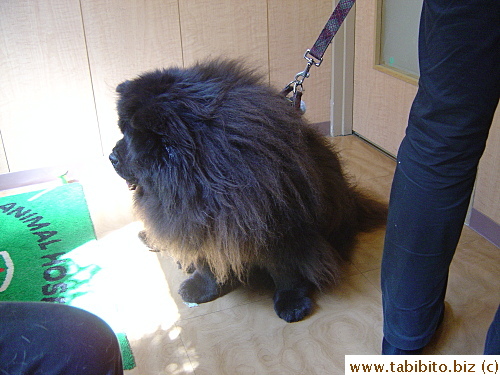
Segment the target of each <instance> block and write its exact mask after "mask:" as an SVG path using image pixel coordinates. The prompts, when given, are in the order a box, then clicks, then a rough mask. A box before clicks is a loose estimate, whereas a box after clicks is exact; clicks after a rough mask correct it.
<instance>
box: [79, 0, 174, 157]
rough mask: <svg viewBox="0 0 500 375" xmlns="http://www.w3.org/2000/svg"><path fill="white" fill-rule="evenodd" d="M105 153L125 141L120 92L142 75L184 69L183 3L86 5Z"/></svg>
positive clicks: (98, 1)
mask: <svg viewBox="0 0 500 375" xmlns="http://www.w3.org/2000/svg"><path fill="white" fill-rule="evenodd" d="M81 3H82V14H83V20H84V26H85V36H86V40H87V48H88V54H89V62H90V71H91V73H92V84H93V87H94V94H95V100H96V108H97V114H98V120H99V126H100V132H101V138H102V144H103V149H104V153H105V154H108V153H109V152H110V151H111V148H112V147H113V146H114V144H115V142H116V141H117V140H118V139H119V138H121V134H120V132H119V129H118V125H117V115H116V106H115V101H116V93H115V88H116V86H117V85H118V84H119V83H121V82H122V81H124V80H127V79H131V78H134V77H135V76H137V75H138V74H140V73H142V72H144V71H147V70H151V69H157V68H164V67H168V66H171V65H177V66H182V65H183V61H182V49H181V37H180V28H179V17H178V5H177V0H165V1H148V0H82V1H81Z"/></svg>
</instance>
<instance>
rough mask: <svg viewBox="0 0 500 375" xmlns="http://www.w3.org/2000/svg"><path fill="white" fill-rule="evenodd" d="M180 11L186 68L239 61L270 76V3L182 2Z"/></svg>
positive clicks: (228, 0)
mask: <svg viewBox="0 0 500 375" xmlns="http://www.w3.org/2000/svg"><path fill="white" fill-rule="evenodd" d="M179 11H180V22H181V30H182V50H183V55H184V64H185V66H190V65H192V64H194V63H196V62H198V61H203V60H206V59H207V58H218V57H224V58H230V59H235V58H239V59H244V60H245V61H247V62H248V64H250V65H253V66H255V67H256V68H257V69H258V70H259V71H260V72H262V73H263V74H268V45H267V33H268V30H267V2H266V0H248V1H234V0H221V1H214V0H182V1H179Z"/></svg>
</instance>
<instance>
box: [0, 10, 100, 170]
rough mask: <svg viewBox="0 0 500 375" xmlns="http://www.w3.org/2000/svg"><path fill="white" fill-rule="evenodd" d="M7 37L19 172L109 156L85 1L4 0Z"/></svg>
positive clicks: (10, 134) (13, 160)
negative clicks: (92, 75) (98, 111)
mask: <svg viewBox="0 0 500 375" xmlns="http://www.w3.org/2000/svg"><path fill="white" fill-rule="evenodd" d="M0 34H1V35H2V38H0V54H1V55H0V56H1V57H0V64H1V75H2V84H1V85H0V132H1V134H2V138H3V142H4V147H5V151H6V154H7V158H8V163H9V165H10V168H11V170H21V169H29V168H36V167H40V166H43V165H47V164H57V163H62V162H67V161H70V160H72V159H79V158H82V157H84V156H85V155H99V154H101V146H100V142H99V131H98V127H97V122H96V116H95V109H94V102H93V97H92V86H91V82H90V80H89V67H88V62H87V53H86V48H85V39H84V35H83V28H82V19H81V15H80V3H79V1H78V0H52V1H44V0H38V1H37V0H2V1H1V2H0Z"/></svg>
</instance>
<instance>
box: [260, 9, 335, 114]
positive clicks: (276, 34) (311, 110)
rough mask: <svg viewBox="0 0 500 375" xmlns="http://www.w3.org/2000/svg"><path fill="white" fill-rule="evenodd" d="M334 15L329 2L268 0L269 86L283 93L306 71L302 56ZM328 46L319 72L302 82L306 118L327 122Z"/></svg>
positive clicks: (328, 101) (328, 106) (328, 89)
mask: <svg viewBox="0 0 500 375" xmlns="http://www.w3.org/2000/svg"><path fill="white" fill-rule="evenodd" d="M332 11H333V1H332V0H318V1H302V0H288V1H281V0H269V66H270V69H269V70H270V80H271V84H272V85H274V86H276V87H277V88H278V89H280V90H281V89H282V88H283V87H284V86H286V85H287V84H288V83H289V82H290V81H292V80H293V78H294V77H295V74H297V73H298V72H301V71H303V70H304V68H305V67H306V60H304V58H303V55H304V52H305V51H306V50H307V49H308V48H311V47H312V46H313V44H314V42H315V41H316V39H317V38H318V36H319V34H320V32H321V30H322V29H323V27H324V26H325V23H326V21H328V18H329V17H330V15H331V13H332ZM331 48H332V47H331V46H330V47H329V50H328V51H327V53H326V54H325V57H324V61H323V63H322V64H321V66H320V67H319V68H316V67H312V68H311V76H310V77H309V78H308V79H306V80H305V81H304V88H305V91H304V96H303V97H304V101H305V103H306V105H307V111H306V118H307V119H308V120H309V121H310V122H313V123H316V122H325V121H330V107H331V104H330V103H331V79H332V77H331V75H332V59H331V56H332V50H331Z"/></svg>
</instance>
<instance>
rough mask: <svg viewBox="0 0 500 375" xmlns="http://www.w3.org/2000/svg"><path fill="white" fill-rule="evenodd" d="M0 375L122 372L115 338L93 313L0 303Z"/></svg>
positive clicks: (38, 304)
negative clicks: (0, 374)
mask: <svg viewBox="0 0 500 375" xmlns="http://www.w3.org/2000/svg"><path fill="white" fill-rule="evenodd" d="M0 373H2V374H4V373H5V374H51V375H63V374H64V375H96V374H99V375H118V374H123V367H122V360H121V353H120V347H119V344H118V340H117V338H116V336H115V334H114V333H113V331H112V330H111V328H109V326H108V325H107V324H106V323H105V322H104V321H103V320H101V319H100V318H98V317H97V316H95V315H93V314H91V313H89V312H87V311H84V310H81V309H78V308H75V307H71V306H67V305H59V304H55V303H43V302H0Z"/></svg>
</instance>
